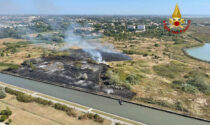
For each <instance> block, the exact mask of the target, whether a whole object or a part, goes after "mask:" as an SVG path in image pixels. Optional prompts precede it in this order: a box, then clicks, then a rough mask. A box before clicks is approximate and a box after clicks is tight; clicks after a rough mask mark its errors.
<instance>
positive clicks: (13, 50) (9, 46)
mask: <svg viewBox="0 0 210 125" xmlns="http://www.w3.org/2000/svg"><path fill="white" fill-rule="evenodd" d="M28 44H30V42H28V41H27V42H17V43H11V42H10V43H8V42H4V43H3V45H5V46H6V47H7V48H6V49H5V50H3V51H2V52H4V53H16V52H17V49H18V48H21V47H27V45H28Z"/></svg>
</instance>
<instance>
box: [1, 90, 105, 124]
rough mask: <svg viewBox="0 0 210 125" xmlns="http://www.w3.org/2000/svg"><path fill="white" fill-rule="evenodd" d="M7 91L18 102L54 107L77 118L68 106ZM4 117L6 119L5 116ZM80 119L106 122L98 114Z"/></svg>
mask: <svg viewBox="0 0 210 125" xmlns="http://www.w3.org/2000/svg"><path fill="white" fill-rule="evenodd" d="M5 90H6V92H7V93H9V94H12V95H15V96H16V98H17V100H18V101H20V102H25V103H28V102H36V103H38V104H42V105H47V106H52V107H54V108H55V109H57V110H61V111H64V112H66V114H67V115H68V116H72V117H77V113H76V112H75V110H74V109H72V108H70V107H68V106H67V105H64V104H60V103H55V104H54V103H52V102H51V101H48V100H44V99H41V98H39V97H32V96H31V95H27V94H25V93H22V92H20V91H16V90H13V89H10V88H8V87H6V88H5ZM1 114H2V113H1ZM4 114H5V113H4ZM6 114H7V113H6ZM9 114H11V113H9ZM3 117H5V116H3ZM7 118H8V117H7ZM78 119H79V120H83V119H90V120H94V121H95V122H99V123H103V122H104V119H103V118H102V117H100V116H99V115H97V114H90V113H87V114H83V115H81V116H79V117H78Z"/></svg>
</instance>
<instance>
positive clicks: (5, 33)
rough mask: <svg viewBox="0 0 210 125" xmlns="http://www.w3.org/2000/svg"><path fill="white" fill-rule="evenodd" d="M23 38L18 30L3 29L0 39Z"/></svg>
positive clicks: (0, 32) (0, 31) (0, 30)
mask: <svg viewBox="0 0 210 125" xmlns="http://www.w3.org/2000/svg"><path fill="white" fill-rule="evenodd" d="M9 37H11V38H17V39H19V38H21V34H20V33H19V32H18V30H17V29H16V28H1V29H0V38H9Z"/></svg>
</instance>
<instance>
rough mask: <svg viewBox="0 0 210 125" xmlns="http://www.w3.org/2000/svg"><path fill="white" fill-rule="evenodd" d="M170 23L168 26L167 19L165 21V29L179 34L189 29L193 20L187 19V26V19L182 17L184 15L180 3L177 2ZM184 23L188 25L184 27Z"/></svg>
mask: <svg viewBox="0 0 210 125" xmlns="http://www.w3.org/2000/svg"><path fill="white" fill-rule="evenodd" d="M169 23H170V25H169V27H168V26H167V22H166V20H164V21H163V24H164V29H165V30H168V31H169V32H172V33H174V34H178V33H182V32H185V31H187V29H188V28H189V27H190V24H191V20H188V21H187V26H186V23H185V20H184V19H182V15H181V13H180V10H179V5H178V4H176V7H175V10H174V13H173V15H172V18H169ZM184 25H185V26H186V27H184Z"/></svg>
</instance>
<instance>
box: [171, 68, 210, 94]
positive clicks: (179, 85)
mask: <svg viewBox="0 0 210 125" xmlns="http://www.w3.org/2000/svg"><path fill="white" fill-rule="evenodd" d="M184 77H185V78H186V79H187V80H174V81H173V84H172V87H173V88H175V89H178V90H182V91H184V92H188V93H192V94H194V93H197V92H198V91H200V92H202V93H204V94H210V80H209V78H210V77H209V76H208V75H206V74H205V73H202V72H198V71H191V72H189V73H188V74H187V75H185V76H184Z"/></svg>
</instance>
